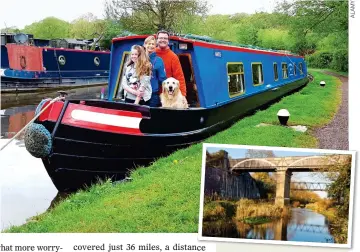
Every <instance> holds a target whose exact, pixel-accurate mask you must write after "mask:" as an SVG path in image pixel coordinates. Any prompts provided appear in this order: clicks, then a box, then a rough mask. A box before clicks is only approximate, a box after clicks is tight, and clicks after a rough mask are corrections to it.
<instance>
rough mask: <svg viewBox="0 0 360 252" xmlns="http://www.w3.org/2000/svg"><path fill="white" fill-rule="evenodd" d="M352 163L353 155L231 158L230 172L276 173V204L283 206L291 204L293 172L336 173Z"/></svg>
mask: <svg viewBox="0 0 360 252" xmlns="http://www.w3.org/2000/svg"><path fill="white" fill-rule="evenodd" d="M350 162H351V155H347V154H332V155H323V156H320V155H319V156H293V157H270V158H240V159H231V158H229V159H228V170H230V171H231V172H232V173H234V174H237V173H238V174H239V173H241V172H275V173H276V200H275V203H276V204H279V205H282V206H283V205H287V204H289V203H290V189H291V184H290V183H291V175H292V172H314V171H317V172H321V171H324V172H326V171H336V170H337V168H338V167H340V166H343V165H346V164H349V163H350ZM301 186H308V187H309V186H319V188H318V189H323V190H325V187H321V185H315V184H309V183H307V184H306V183H305V184H303V185H301ZM313 191H315V190H313Z"/></svg>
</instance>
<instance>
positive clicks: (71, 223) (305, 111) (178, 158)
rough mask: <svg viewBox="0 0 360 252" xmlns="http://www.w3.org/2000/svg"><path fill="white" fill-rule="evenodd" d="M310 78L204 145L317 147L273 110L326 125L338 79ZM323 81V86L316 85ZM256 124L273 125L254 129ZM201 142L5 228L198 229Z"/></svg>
mask: <svg viewBox="0 0 360 252" xmlns="http://www.w3.org/2000/svg"><path fill="white" fill-rule="evenodd" d="M313 74H314V77H315V80H314V82H313V83H310V84H308V86H306V87H305V88H304V89H302V90H301V91H300V92H298V93H296V94H293V95H291V96H288V97H285V98H283V99H282V100H281V101H280V102H278V103H276V104H274V105H272V106H271V107H270V108H268V109H266V110H264V111H258V112H257V113H255V114H254V115H253V116H250V117H247V118H244V119H242V120H240V121H239V122H237V123H236V124H234V125H233V126H232V127H231V128H229V129H228V130H226V131H223V132H220V133H218V134H217V135H215V136H213V137H211V138H209V139H207V140H206V141H204V142H208V143H224V144H251V145H264V146H286V147H309V148H311V147H317V141H316V139H315V138H314V137H313V136H312V135H311V130H310V131H308V132H306V133H301V132H296V131H294V130H293V129H291V128H286V127H282V126H280V125H279V123H278V122H277V117H276V113H277V111H278V110H279V109H282V108H287V109H288V110H289V111H290V114H291V117H290V120H289V124H291V125H298V124H299V125H306V126H308V127H309V128H310V129H312V128H314V127H317V126H322V125H325V124H327V123H329V122H330V121H331V119H332V117H333V115H334V114H335V113H336V111H337V108H338V105H339V103H340V100H341V91H340V88H339V86H340V81H339V80H338V79H337V78H335V77H332V76H328V75H324V74H322V73H320V72H314V73H313ZM320 80H325V81H326V83H327V85H326V88H320V87H319V85H318V83H319V81H320ZM259 123H268V124H273V125H272V126H266V127H256V125H258V124H259ZM201 156H202V144H196V145H193V146H191V147H189V148H187V149H184V150H180V151H178V152H176V153H174V154H172V155H170V156H168V157H166V158H162V159H159V160H158V161H156V162H155V163H154V164H153V165H151V166H150V167H148V168H140V169H137V170H136V171H134V172H133V173H132V175H131V177H132V178H133V181H132V182H129V183H123V184H116V185H112V184H110V183H105V184H103V185H96V186H94V187H92V188H90V189H89V191H88V192H78V193H76V194H74V195H72V196H70V197H69V198H68V199H66V200H65V201H64V202H62V203H60V204H59V205H58V206H57V207H55V208H54V209H53V210H51V211H49V212H46V213H44V214H42V215H39V216H36V217H34V218H32V219H31V220H29V221H28V222H27V223H26V224H25V225H22V226H19V227H12V228H10V229H9V230H7V232H197V229H198V214H199V202H200V199H199V195H200V174H201V160H202V157H201Z"/></svg>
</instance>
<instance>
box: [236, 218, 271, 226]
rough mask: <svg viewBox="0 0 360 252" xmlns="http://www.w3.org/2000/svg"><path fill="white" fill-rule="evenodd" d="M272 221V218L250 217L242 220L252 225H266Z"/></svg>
mask: <svg viewBox="0 0 360 252" xmlns="http://www.w3.org/2000/svg"><path fill="white" fill-rule="evenodd" d="M272 221H273V219H272V218H270V217H248V218H245V219H243V220H242V222H244V223H246V224H250V225H258V224H264V223H267V222H272Z"/></svg>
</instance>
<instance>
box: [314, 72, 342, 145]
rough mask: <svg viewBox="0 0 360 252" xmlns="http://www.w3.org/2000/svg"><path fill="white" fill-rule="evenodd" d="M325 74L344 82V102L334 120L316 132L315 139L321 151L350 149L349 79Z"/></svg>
mask: <svg viewBox="0 0 360 252" xmlns="http://www.w3.org/2000/svg"><path fill="white" fill-rule="evenodd" d="M324 73H325V74H328V75H332V76H335V77H337V78H339V79H340V81H341V82H342V101H341V105H340V108H339V110H338V112H337V113H336V115H335V117H334V119H333V120H332V121H331V122H330V123H329V124H327V125H325V126H324V127H322V128H318V129H316V130H315V137H316V138H317V139H318V141H319V148H321V149H336V150H348V149H349V137H348V136H349V127H348V120H349V117H348V111H349V110H348V105H349V102H348V94H349V93H348V90H349V89H348V77H345V76H342V75H339V74H335V73H331V72H324Z"/></svg>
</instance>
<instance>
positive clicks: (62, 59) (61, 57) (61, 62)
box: [58, 55, 66, 65]
mask: <svg viewBox="0 0 360 252" xmlns="http://www.w3.org/2000/svg"><path fill="white" fill-rule="evenodd" d="M58 61H59V63H60V65H65V63H66V59H65V56H64V55H60V56H59V58H58Z"/></svg>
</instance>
